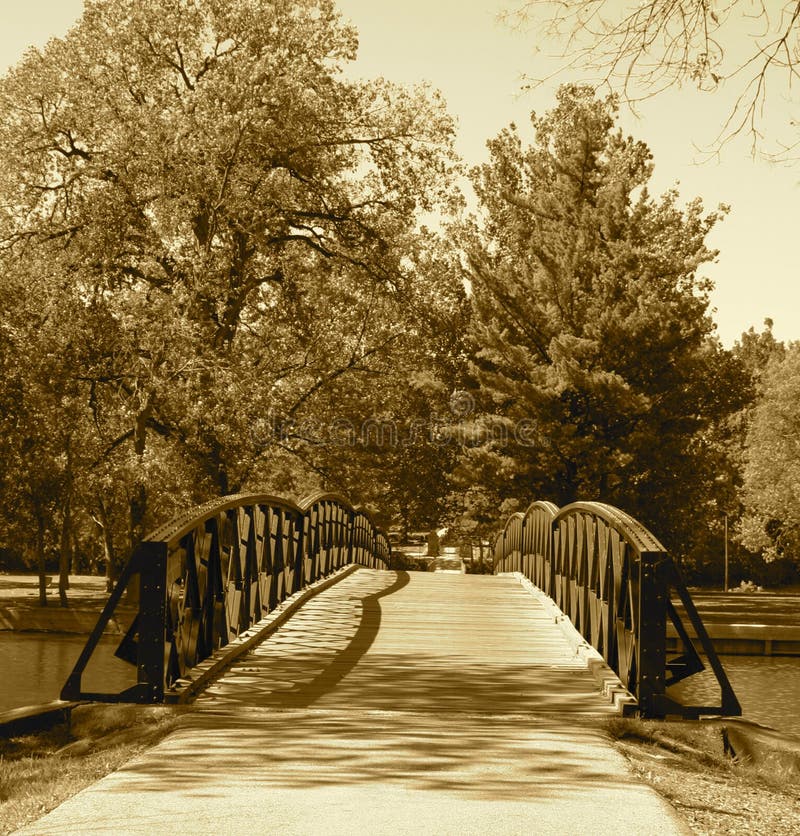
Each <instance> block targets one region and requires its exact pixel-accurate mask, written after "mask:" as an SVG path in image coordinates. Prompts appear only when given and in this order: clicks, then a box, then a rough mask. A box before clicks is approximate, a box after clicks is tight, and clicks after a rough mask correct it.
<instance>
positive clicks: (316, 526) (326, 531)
mask: <svg viewBox="0 0 800 836" xmlns="http://www.w3.org/2000/svg"><path fill="white" fill-rule="evenodd" d="M390 560H391V545H390V543H389V540H388V538H387V537H386V536H385V534H384V533H383V532H382V531H380V530H379V529H378V528H377V527H376V526H375V524H374V523H373V521H372V519H371V517H370V516H369V514H368V513H367V511H365V510H364V509H362V508H360V507H357V506H354V505H353V504H352V503H351V502H350V501H349V500H348V499H347V498H346V497H344V496H341V495H340V494H336V493H330V492H320V493H315V494H312V495H310V496H308V497H306V498H304V499H303V500H302V501H301V502H300V503H296V502H293V501H292V500H290V499H286V498H283V497H279V496H276V495H274V494H271V493H250V494H233V495H230V496H225V497H220V498H217V499H213V500H210V501H209V502H206V503H204V504H202V505H199V506H197V507H195V508H193V509H190V510H188V511H185V512H182V513H180V514H177V515H176V516H174V517H173V518H172V519H171V520H169V521H168V522H166V523H164V524H163V525H161V526H159V527H158V528H156V529H154V530H153V531H152V532H150V534H148V535H147V536H146V537H145V538H144V540H143V541H142V542H141V543H140V545H139V546H138V547H137V548H136V550H135V551H134V553H133V554H132V555H131V558H130V559H129V561H128V563H127V564H126V565H125V567H124V568H123V570H122V573H121V575H120V577H119V579H118V581H117V583H116V585H115V587H114V589H113V591H112V593H111V596H110V597H109V599H108V602H107V603H106V605H105V607H104V609H103V612H102V613H101V615H100V618H99V619H98V622H97V624H96V626H95V628H94V630H93V631H92V633H91V635H90V636H89V639H88V641H87V643H86V646H85V647H84V649H83V651H82V653H81V655H80V657H79V658H78V661H77V662H76V664H75V667H74V669H73V671H72V673H71V674H70V676H69V678H68V680H67V682H66V684H65V685H64V688H63V689H62V692H61V693H62V699H93V700H105V701H128V702H161V701H163V700H164V698H165V694H166V693H167V692H168V691H169V690H170V688H171V687H172V685H173V684H175V683H176V682H177V681H178V680H180V679H183V678H184V677H185V676H186V675H187V674H188V673H189V671H190V670H191V668H193V667H194V666H196V665H197V664H199V663H200V662H202V661H203V660H204V659H206V658H208V657H209V656H210V655H211V654H212V653H214V652H215V651H216V650H217V649H218V648H219V647H222V646H224V645H225V644H227V643H228V642H229V641H230V640H231V639H233V638H235V637H236V636H238V635H239V634H240V633H242V632H243V631H244V630H246V629H247V628H248V627H250V626H251V625H253V624H255V623H256V622H257V621H259V620H260V619H261V618H262V617H263V616H265V615H267V614H268V613H269V612H271V611H272V610H273V609H274V608H275V607H276V606H277V605H278V604H280V603H281V602H282V601H284V600H285V599H286V598H287V597H288V596H290V595H293V594H294V593H295V592H299V591H300V590H301V589H302V588H304V587H306V586H308V585H309V584H312V583H314V582H316V581H317V580H319V579H321V578H323V577H325V576H327V575H329V574H331V573H332V572H334V571H336V570H338V569H339V568H341V567H342V566H344V565H346V564H348V563H358V564H361V565H363V566H367V567H370V568H374V567H376V566H379V565H381V566H385V567H388V565H389V562H390ZM126 590H128V598H129V600H128V601H127V602H126V603H128V604H133V605H135V607H136V610H135V614H134V615H133V617H132V618H133V620H132V622H131V623H130V625H129V626H128V628H127V631H126V632H125V634H124V636H123V638H122V640H121V642H120V644H119V646H118V647H117V650H116V652H115V655H116V656H117V657H118V658H120V659H123V660H124V661H126V662H130V663H131V664H135V665H136V666H137V678H136V684H135V685H133V686H132V687H130V688H127V689H125V690H123V691H122V692H120V693H106V692H97V691H94V692H87V691H84V690H83V688H82V676H83V674H84V672H85V670H86V667H87V664H88V662H89V660H90V658H91V656H92V654H93V653H94V651H95V649H96V648H97V646H98V644H99V642H100V638H101V636H102V635H103V632H104V630H105V629H106V626H107V625H108V624H109V622H110V620H111V618H112V617H113V616H114V615H115V614H116V613H118V612H122V610H123V609H124V607H122V606H121V601H122V597H123V593H124V592H125V591H126ZM128 609H129V610H130V608H128ZM67 695H69V696H67Z"/></svg>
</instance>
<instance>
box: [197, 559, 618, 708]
mask: <svg viewBox="0 0 800 836" xmlns="http://www.w3.org/2000/svg"><path fill="white" fill-rule="evenodd" d="M197 705H198V706H199V707H203V708H223V707H224V708H234V707H237V706H238V707H250V708H254V707H267V706H269V707H272V708H307V707H310V706H314V707H316V708H324V709H329V708H352V709H371V710H392V711H398V710H402V711H437V712H442V711H457V712H468V713H476V712H477V713H487V712H488V713H493V714H508V713H512V714H517V713H525V714H542V713H552V712H557V713H559V714H565V713H569V714H589V715H601V714H609V713H611V712H613V711H614V708H613V707H612V706H611V705H610V704H608V703H606V702H604V701H603V699H602V696H601V694H600V693H599V689H598V686H597V684H596V683H595V681H594V679H593V678H592V676H591V675H590V674H589V672H588V671H587V670H586V668H585V664H584V663H583V662H582V661H581V660H580V659H578V658H577V657H576V656H575V654H574V652H573V650H572V648H571V647H570V646H569V644H568V643H567V641H566V640H565V638H564V635H563V633H562V632H561V630H560V628H559V627H558V626H557V625H556V624H555V623H554V621H553V619H552V617H551V616H549V615H548V614H547V612H546V611H545V609H544V608H543V607H542V606H541V604H539V603H538V602H537V601H536V600H535V599H534V598H533V597H532V596H531V595H530V594H529V593H528V592H527V591H526V590H525V589H523V587H522V586H521V585H520V583H519V582H518V581H517V580H516V579H514V578H510V577H494V576H491V575H456V574H437V573H433V572H399V573H398V572H382V571H378V570H366V569H362V570H359V571H358V572H356V573H355V574H353V575H350V576H349V577H347V578H345V579H344V580H343V581H341V582H340V583H338V584H336V585H335V586H333V587H332V588H331V589H329V590H327V591H326V592H324V593H322V594H321V595H319V596H318V597H317V598H314V599H313V600H312V601H310V602H308V603H307V604H306V605H304V606H303V608H302V609H301V610H300V611H299V612H298V613H297V614H295V615H294V616H293V617H292V618H291V620H290V621H289V622H288V623H287V624H286V625H284V627H282V628H281V629H280V630H279V631H278V632H277V633H276V634H275V635H273V636H272V637H271V638H270V639H269V640H268V641H266V642H264V644H262V645H261V646H260V647H258V648H257V649H256V650H255V651H254V652H252V653H251V654H249V655H248V656H247V657H245V658H244V659H243V660H242V661H241V662H239V663H238V664H236V665H234V666H233V667H232V668H231V670H230V671H229V673H227V674H226V676H225V677H224V678H223V679H222V680H220V681H218V682H217V683H215V684H214V685H212V686H211V687H210V688H209V689H208V690H207V691H206V692H205V693H204V694H203V695H201V697H200V698H199V699H198V701H197Z"/></svg>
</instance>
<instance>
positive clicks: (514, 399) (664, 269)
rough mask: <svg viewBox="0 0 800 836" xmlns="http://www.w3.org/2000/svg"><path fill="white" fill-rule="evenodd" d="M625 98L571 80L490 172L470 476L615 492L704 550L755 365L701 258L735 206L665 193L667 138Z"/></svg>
mask: <svg viewBox="0 0 800 836" xmlns="http://www.w3.org/2000/svg"><path fill="white" fill-rule="evenodd" d="M615 113H616V104H615V100H614V99H613V98H608V99H604V100H601V99H597V98H595V97H594V95H593V93H592V91H591V90H590V89H589V88H587V87H579V86H572V85H567V86H564V87H562V88H561V89H560V90H559V92H558V102H557V105H556V107H555V108H554V109H553V110H552V111H550V112H549V113H547V114H545V115H544V116H541V117H535V116H534V118H533V128H534V131H535V140H534V142H533V144H531V145H530V146H525V145H524V144H523V142H522V139H521V137H520V135H519V132H518V131H517V130H516V128H515V127H513V126H512V127H511V128H509V129H507V130H505V131H503V133H501V134H500V135H499V136H498V137H497V138H496V139H494V140H492V141H491V142H490V143H489V149H490V153H491V158H490V161H489V162H488V163H486V164H485V165H483V166H482V167H480V168H479V169H476V170H475V171H474V172H473V182H474V185H475V189H476V191H477V194H478V196H479V198H480V201H481V209H482V221H481V223H480V225H479V228H477V229H476V230H474V232H473V236H474V238H473V245H472V251H471V255H470V265H471V272H470V280H471V283H472V288H473V300H474V318H473V332H472V339H473V344H474V350H475V354H474V364H473V372H474V376H475V382H476V384H477V389H476V400H477V403H478V405H479V409H480V414H479V415H478V417H477V420H476V421H475V422H472V423H471V424H470V425H469V426H467V427H465V428H464V432H465V435H466V438H465V441H466V443H467V452H466V454H465V456H464V458H463V460H462V463H461V472H460V478H461V479H462V481H465V482H470V483H474V482H480V483H482V484H485V485H494V486H496V489H497V491H498V494H499V495H500V496H501V497H515V498H517V499H518V500H520V501H523V502H524V501H528V500H531V499H535V498H542V499H550V500H553V501H555V502H556V503H558V504H563V503H565V502H569V501H572V500H576V499H598V500H602V501H607V502H611V503H614V504H617V505H619V506H621V507H622V508H624V509H625V510H626V511H628V512H630V513H632V514H633V515H634V516H637V517H639V518H640V519H641V520H642V521H643V522H645V523H647V524H650V525H651V526H652V528H653V530H654V531H655V532H656V534H657V535H659V536H660V537H662V538H663V539H664V540H665V541H667V543H668V544H669V545H670V546H671V547H674V548H676V549H677V550H679V551H680V552H682V553H687V552H688V551H690V549H691V547H692V545H693V543H695V542H696V541H697V540H699V539H702V538H701V537H700V534H701V527H700V524H701V521H702V522H703V524H705V522H706V521H707V519H706V520H704V513H705V512H707V511H708V510H709V507H710V505H711V506H713V503H714V502H715V499H716V497H715V490H716V489H715V479H714V477H715V474H716V472H717V462H716V461H715V447H714V445H713V444H711V443H710V441H709V438H708V431H709V428H710V427H712V426H713V424H714V422H716V421H718V420H719V419H721V418H722V417H723V416H725V415H727V414H729V413H730V412H731V411H732V410H733V409H735V408H738V406H739V405H740V398H741V397H742V386H741V384H743V383H744V381H745V378H744V376H743V374H740V369H739V366H738V364H736V363H735V362H734V361H733V359H732V358H731V357H730V355H729V353H728V352H726V351H724V350H723V349H722V348H721V346H720V344H719V342H718V340H717V339H716V338H715V336H714V325H713V322H712V320H711V318H710V316H709V313H708V292H709V289H710V284H709V282H708V281H706V280H704V279H703V278H701V277H700V276H699V275H698V273H697V270H698V268H699V267H700V265H701V264H702V263H703V262H706V261H709V260H710V259H712V258H713V257H714V255H715V254H714V252H713V251H711V250H709V249H708V247H707V246H706V244H705V237H706V235H707V233H708V231H709V230H710V229H711V227H712V226H713V224H714V223H715V222H716V221H717V220H718V219H719V217H720V213H719V212H712V213H710V214H704V212H703V207H702V205H701V203H700V201H699V200H696V201H693V202H691V203H690V204H688V205H687V206H686V207H683V208H681V207H680V206H679V205H678V203H677V195H676V194H675V193H674V192H667V193H666V194H665V195H663V196H662V197H660V198H653V197H651V195H650V194H649V192H648V191H647V181H648V178H649V177H650V174H651V171H652V163H651V158H650V152H649V151H648V149H647V147H646V145H645V144H644V143H642V142H637V141H635V140H633V139H631V138H630V137H625V136H623V135H622V133H621V132H620V131H619V130H617V129H615V125H614V121H615ZM706 517H707V514H706Z"/></svg>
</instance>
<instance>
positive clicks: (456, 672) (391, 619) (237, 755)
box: [20, 570, 689, 836]
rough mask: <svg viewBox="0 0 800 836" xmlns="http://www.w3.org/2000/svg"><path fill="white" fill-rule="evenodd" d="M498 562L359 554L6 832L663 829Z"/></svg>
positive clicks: (561, 649) (532, 602)
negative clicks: (31, 818)
mask: <svg viewBox="0 0 800 836" xmlns="http://www.w3.org/2000/svg"><path fill="white" fill-rule="evenodd" d="M611 711H612V709H611V707H610V706H609V705H608V704H606V703H604V702H603V701H602V699H601V697H600V694H599V691H598V687H597V685H596V684H595V682H594V680H593V679H592V677H591V676H590V675H589V673H588V672H587V671H586V669H585V667H584V665H583V663H581V662H580V661H579V660H578V659H577V658H576V657H575V656H574V654H573V652H572V650H571V648H570V646H569V644H568V643H567V642H566V640H565V639H564V636H563V634H562V633H561V631H560V629H559V628H558V626H557V625H556V624H554V622H553V619H552V616H550V615H548V614H547V612H546V611H545V609H544V608H543V607H542V606H541V605H540V604H539V603H538V602H537V601H536V599H535V598H534V597H533V596H532V595H530V593H528V592H527V591H526V590H525V589H524V588H523V587H522V586H521V584H520V583H519V582H518V581H517V580H515V579H514V578H511V577H492V576H476V575H453V574H438V573H437V574H435V573H424V572H411V573H406V572H380V571H370V570H359V571H358V572H356V573H355V574H352V575H350V576H348V577H346V578H345V579H343V580H342V581H340V582H339V583H337V584H335V585H333V586H332V587H330V588H329V589H328V590H326V591H324V592H322V593H321V594H319V595H318V596H317V597H315V598H313V599H312V600H311V601H309V602H308V603H306V604H305V605H304V606H303V607H302V609H300V610H299V611H298V612H297V613H296V614H295V615H294V616H292V618H291V619H290V620H289V621H288V622H287V623H286V624H285V625H284V626H283V627H281V629H280V630H278V632H277V633H275V634H274V635H273V636H272V637H271V638H270V639H269V640H268V641H266V642H265V643H264V644H262V645H261V646H260V647H259V648H257V649H256V650H255V651H254V652H253V653H251V654H250V655H248V656H247V657H245V658H244V659H243V660H242V661H241V662H240V663H239V664H237V665H236V666H234V667H233V668H232V669H231V671H230V672H229V674H227V675H226V676H225V677H224V678H223V679H222V680H220V681H218V682H217V683H216V684H215V685H214V686H213V687H212V688H210V689H209V690H208V691H207V692H205V694H203V695H202V697H201V698H200V699H199V700H198V701H197V703H196V710H195V711H192V712H191V713H189V714H188V715H187V717H186V721H185V725H183V726H182V727H181V728H180V729H179V730H178V731H176V732H174V733H173V734H171V735H170V736H169V737H168V738H166V739H165V740H164V741H162V742H161V743H160V744H159V745H157V746H156V747H154V748H152V749H151V750H149V751H148V752H146V753H145V754H144V755H143V756H141V757H139V758H137V759H136V760H134V761H132V762H131V763H129V764H128V765H127V766H126V767H124V768H123V769H121V770H119V771H118V772H116V773H114V774H112V775H109V776H108V777H106V778H104V779H103V780H101V781H99V782H98V783H97V784H95V785H93V786H92V787H90V788H88V789H87V790H85V791H83V792H82V793H80V794H78V795H77V796H75V797H74V798H72V799H70V800H69V801H67V802H65V803H64V804H62V805H61V806H60V807H58V808H57V809H56V810H54V811H53V812H52V813H50V814H49V815H47V816H45V817H44V818H43V819H41V820H39V821H38V822H36V823H34V824H33V825H31V826H30V827H28V828H26V829H25V830H23V831H20V833H25V834H34V833H36V834H56V833H57V834H64V833H81V834H86V833H92V834H96V833H109V834H111V833H114V834H119V833H147V834H152V833H174V832H176V831H177V832H180V831H183V830H185V829H187V828H189V829H190V830H191V831H192V832H197V833H219V834H238V833H274V834H280V835H281V836H283V835H284V834H390V833H391V834H459V835H460V836H464V835H465V834H573V833H574V834H579V833H580V834H584V833H592V834H619V833H625V834H653V833H658V834H672V833H687V832H689V831H688V830H687V829H686V828H685V826H684V825H683V824H682V823H681V821H680V819H679V818H678V817H677V815H676V814H675V812H674V811H673V810H672V808H671V807H669V806H668V805H667V803H666V802H665V801H664V800H663V799H661V798H660V797H659V796H658V795H657V794H656V793H655V792H654V791H653V790H651V789H650V788H649V787H645V786H643V785H641V784H639V783H636V782H635V781H634V780H633V779H632V778H631V776H630V774H629V772H628V770H627V766H626V762H625V760H624V758H623V757H622V756H621V755H620V754H619V753H618V752H616V750H615V749H614V748H613V747H612V746H611V744H610V743H609V742H608V740H607V738H606V737H605V735H604V734H603V732H602V729H601V724H602V720H603V719H604V717H606V716H607V715H608V714H609V713H610V712H611Z"/></svg>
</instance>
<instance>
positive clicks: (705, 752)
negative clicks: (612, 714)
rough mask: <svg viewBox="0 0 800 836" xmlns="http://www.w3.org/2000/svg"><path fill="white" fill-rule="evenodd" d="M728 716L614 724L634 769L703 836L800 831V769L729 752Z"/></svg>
mask: <svg viewBox="0 0 800 836" xmlns="http://www.w3.org/2000/svg"><path fill="white" fill-rule="evenodd" d="M723 726H724V723H722V722H699V723H692V722H675V723H667V722H655V721H642V720H624V719H621V718H613V719H612V720H609V721H608V724H607V730H608V732H609V734H610V735H611V737H612V738H613V739H614V741H615V744H616V746H617V747H618V748H619V749H620V750H621V751H622V752H623V754H624V755H625V756H626V757H627V758H628V761H629V762H630V765H631V769H632V770H633V772H634V774H635V775H636V776H637V777H638V778H639V779H640V780H642V781H644V782H645V783H648V784H650V785H651V786H652V787H653V788H654V789H655V790H656V791H657V792H658V793H660V794H661V795H662V796H664V797H665V798H666V799H667V800H668V801H669V802H670V803H671V804H672V805H673V806H674V807H675V808H676V810H677V811H678V812H679V813H680V814H681V816H683V817H684V819H685V820H686V822H687V823H688V824H689V826H690V827H691V829H692V831H693V832H694V833H697V834H699V835H700V836H722V834H734V836H738V834H770V836H796V834H798V833H800V772H798V771H797V770H795V769H791V768H787V767H785V766H781V765H780V764H777V763H775V762H774V761H772V762H771V761H769V760H768V761H767V762H765V763H751V762H747V761H742V762H737V761H734V760H732V759H731V758H730V757H729V756H727V755H726V754H725V752H724V745H723V736H722V728H723Z"/></svg>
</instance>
